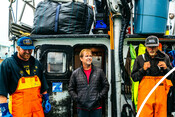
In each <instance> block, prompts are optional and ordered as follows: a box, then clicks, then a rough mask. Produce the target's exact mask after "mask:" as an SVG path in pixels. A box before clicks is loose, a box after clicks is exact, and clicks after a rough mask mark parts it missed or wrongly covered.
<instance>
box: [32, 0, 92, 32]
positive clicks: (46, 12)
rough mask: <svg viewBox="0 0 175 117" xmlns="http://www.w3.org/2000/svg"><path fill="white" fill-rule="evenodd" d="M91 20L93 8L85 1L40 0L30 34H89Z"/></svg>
mask: <svg viewBox="0 0 175 117" xmlns="http://www.w3.org/2000/svg"><path fill="white" fill-rule="evenodd" d="M93 21H94V14H93V9H92V7H91V6H89V5H87V4H85V3H81V2H66V3H61V4H60V3H58V2H51V1H47V2H40V3H39V4H38V6H37V8H36V12H35V16H34V24H33V28H32V34H43V35H44V34H45V35H49V34H89V31H90V29H91V25H92V23H93Z"/></svg>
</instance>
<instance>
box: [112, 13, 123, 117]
mask: <svg viewBox="0 0 175 117" xmlns="http://www.w3.org/2000/svg"><path fill="white" fill-rule="evenodd" d="M113 20H114V48H115V49H114V58H115V77H116V82H115V84H116V89H117V91H116V94H117V96H116V97H117V117H121V72H120V63H119V39H120V31H121V27H122V21H121V14H120V13H118V14H116V15H115V16H114V17H113Z"/></svg>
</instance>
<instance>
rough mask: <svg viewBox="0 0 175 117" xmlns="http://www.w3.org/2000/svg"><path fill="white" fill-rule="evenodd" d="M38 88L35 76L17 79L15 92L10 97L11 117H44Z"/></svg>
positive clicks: (39, 86) (39, 84)
mask: <svg viewBox="0 0 175 117" xmlns="http://www.w3.org/2000/svg"><path fill="white" fill-rule="evenodd" d="M40 88H41V82H40V79H39V78H38V76H37V75H35V76H30V77H21V78H20V79H19V81H18V86H17V89H16V91H15V92H14V93H13V94H12V95H10V104H11V105H12V110H10V111H11V113H12V115H13V117H44V112H43V108H42V96H41V94H40Z"/></svg>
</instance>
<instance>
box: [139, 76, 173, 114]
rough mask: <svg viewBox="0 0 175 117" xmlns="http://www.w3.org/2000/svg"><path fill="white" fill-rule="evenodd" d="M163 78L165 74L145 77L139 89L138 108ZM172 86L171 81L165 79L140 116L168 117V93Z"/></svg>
mask: <svg viewBox="0 0 175 117" xmlns="http://www.w3.org/2000/svg"><path fill="white" fill-rule="evenodd" d="M161 78H163V76H144V77H143V79H142V80H141V82H140V84H139V90H138V110H139V108H140V106H141V104H142V103H143V101H144V99H145V98H146V96H147V95H148V93H149V92H150V91H151V89H152V88H153V87H154V86H155V85H156V84H157V83H158V82H159V80H160V79H161ZM171 86H172V83H171V81H170V80H167V79H165V80H164V81H163V82H162V83H161V84H160V85H159V86H158V87H157V89H156V90H155V91H154V92H153V93H152V95H151V96H150V98H149V99H148V100H147V102H146V103H145V105H144V107H143V109H142V111H141V113H140V116H139V117H167V94H168V92H169V88H170V87H171Z"/></svg>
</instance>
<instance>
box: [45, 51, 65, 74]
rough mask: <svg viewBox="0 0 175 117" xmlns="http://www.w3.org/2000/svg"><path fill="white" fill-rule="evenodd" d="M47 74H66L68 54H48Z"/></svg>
mask: <svg viewBox="0 0 175 117" xmlns="http://www.w3.org/2000/svg"><path fill="white" fill-rule="evenodd" d="M47 72H48V73H65V72H66V53H63V52H49V53H48V54H47Z"/></svg>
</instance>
